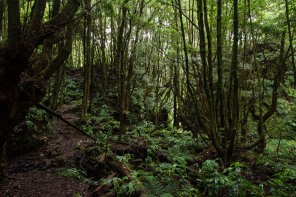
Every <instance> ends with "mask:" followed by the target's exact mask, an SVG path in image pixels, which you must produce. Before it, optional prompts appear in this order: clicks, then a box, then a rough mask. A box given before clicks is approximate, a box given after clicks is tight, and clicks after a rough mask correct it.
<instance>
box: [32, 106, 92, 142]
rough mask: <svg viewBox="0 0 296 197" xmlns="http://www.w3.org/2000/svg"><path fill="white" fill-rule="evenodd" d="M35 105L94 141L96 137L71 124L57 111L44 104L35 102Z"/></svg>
mask: <svg viewBox="0 0 296 197" xmlns="http://www.w3.org/2000/svg"><path fill="white" fill-rule="evenodd" d="M35 106H36V107H38V108H40V109H43V110H45V111H46V112H47V113H49V114H51V115H53V116H55V117H56V118H58V119H60V120H61V121H63V122H64V123H66V124H68V125H70V126H71V127H73V128H74V129H76V130H78V131H80V132H81V133H83V134H84V135H85V136H87V137H89V138H91V139H93V140H94V141H96V140H97V139H96V138H94V137H93V136H91V135H89V134H87V133H86V132H85V131H83V130H82V129H80V128H79V127H77V126H76V125H74V124H72V123H71V122H69V121H68V120H66V119H65V118H63V117H62V116H61V115H59V114H58V113H56V112H55V111H53V110H52V109H50V108H48V107H46V106H45V105H42V104H40V103H39V104H36V105H35Z"/></svg>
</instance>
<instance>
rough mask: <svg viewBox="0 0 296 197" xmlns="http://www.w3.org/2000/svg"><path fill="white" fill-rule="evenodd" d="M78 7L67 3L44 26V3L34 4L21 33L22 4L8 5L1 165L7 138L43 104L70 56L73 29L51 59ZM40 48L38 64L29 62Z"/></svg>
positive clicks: (1, 65)
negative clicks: (50, 84) (52, 81)
mask: <svg viewBox="0 0 296 197" xmlns="http://www.w3.org/2000/svg"><path fill="white" fill-rule="evenodd" d="M79 6H80V1H79V0H68V1H67V2H66V4H65V6H64V8H63V10H62V11H61V12H60V13H59V14H58V15H57V16H56V17H54V18H53V19H52V20H50V21H48V22H46V23H44V24H43V23H42V22H43V21H42V19H43V15H44V10H45V1H35V5H34V9H33V11H32V14H31V20H30V21H31V22H30V24H29V25H28V28H26V30H24V31H23V32H20V30H21V29H20V9H19V1H18V0H9V1H8V39H7V40H6V41H5V43H0V109H1V110H0V153H1V154H0V163H4V162H3V161H4V154H2V153H3V152H5V151H4V149H5V148H4V147H5V142H6V139H7V137H8V135H9V134H10V133H11V132H12V130H13V128H14V127H15V126H16V125H17V124H18V123H19V122H20V121H22V120H23V119H24V118H25V116H26V115H27V112H28V110H29V108H30V107H31V106H32V105H34V104H37V103H39V102H40V101H41V100H42V98H43V97H44V95H45V90H46V85H47V82H48V80H49V78H50V76H51V75H52V74H53V73H54V72H55V71H56V70H58V68H59V67H60V66H61V65H62V64H63V62H64V61H65V59H66V58H67V57H68V55H69V54H70V52H71V46H72V28H68V32H66V37H64V39H65V40H66V41H65V42H66V43H65V45H64V47H63V49H62V50H61V51H60V52H59V54H58V55H57V57H55V58H54V59H53V60H52V61H51V60H50V58H49V57H50V53H51V51H52V50H51V49H52V45H53V44H54V43H55V42H56V40H58V39H56V38H57V37H59V36H60V37H61V38H63V36H64V35H65V34H60V33H56V32H60V31H61V29H64V27H65V26H67V25H68V24H69V22H70V21H71V20H72V18H73V17H74V14H75V13H76V11H77V10H78V8H79ZM24 29H25V28H24ZM20 35H22V37H20ZM40 45H44V46H43V50H42V52H41V53H40V54H39V56H38V57H37V58H36V57H35V58H36V59H35V61H29V60H30V58H31V56H32V54H33V52H34V49H36V48H37V47H39V46H40ZM2 171H3V168H2ZM0 174H3V172H0ZM0 176H1V175H0Z"/></svg>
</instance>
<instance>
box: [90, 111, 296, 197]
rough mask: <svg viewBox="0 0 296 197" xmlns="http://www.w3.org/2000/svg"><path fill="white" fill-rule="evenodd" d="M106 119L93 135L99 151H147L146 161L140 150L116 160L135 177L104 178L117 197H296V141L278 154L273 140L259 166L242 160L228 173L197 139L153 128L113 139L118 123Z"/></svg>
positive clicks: (143, 126) (141, 127)
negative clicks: (121, 147) (115, 146)
mask: <svg viewBox="0 0 296 197" xmlns="http://www.w3.org/2000/svg"><path fill="white" fill-rule="evenodd" d="M101 115H102V114H101ZM104 117H106V118H105V120H106V121H103V123H102V125H101V128H100V129H99V130H98V131H97V132H94V131H93V130H92V129H89V130H88V132H89V133H90V134H93V135H96V136H97V138H98V141H97V149H96V151H98V152H101V153H103V152H104V151H106V150H107V151H108V152H112V151H111V150H112V145H110V144H108V148H107V149H106V145H107V141H108V140H109V141H112V142H114V143H117V142H118V143H120V142H124V143H127V144H133V143H135V142H137V143H140V142H141V143H140V144H143V147H144V146H145V147H146V154H145V158H141V157H138V156H137V155H136V154H135V152H136V151H135V150H130V151H129V152H125V154H122V155H117V156H116V158H117V160H118V161H119V162H121V161H124V162H125V163H127V165H128V166H129V168H130V169H132V173H131V174H130V177H114V178H112V179H108V180H106V178H107V176H106V177H101V179H100V181H99V182H100V184H106V185H109V184H110V183H111V182H112V183H113V185H114V187H113V190H114V191H116V193H117V196H137V195H140V196H156V197H158V196H159V197H164V196H225V195H226V196H296V193H295V191H296V184H295V183H296V182H295V180H296V170H295V158H296V152H295V141H293V140H282V141H281V143H280V146H279V148H278V139H271V138H269V139H268V144H267V147H266V151H265V152H266V154H264V155H257V156H256V157H257V159H256V161H255V164H250V163H249V162H245V161H244V160H240V161H233V163H232V164H230V165H229V167H223V166H224V165H223V162H222V160H221V159H219V158H217V159H208V158H206V157H203V156H202V154H201V153H202V152H204V151H206V150H210V149H211V148H210V147H208V145H207V143H205V141H204V140H202V138H197V139H194V138H192V136H191V133H190V132H189V131H182V130H174V131H170V130H165V129H163V130H154V129H153V125H152V124H151V123H150V122H143V124H141V125H139V126H138V127H137V128H136V129H134V130H131V131H129V132H127V133H126V135H122V136H119V135H115V136H114V135H112V131H114V130H116V129H118V127H119V123H118V122H116V121H115V120H112V121H110V120H109V121H107V120H108V118H109V117H108V115H106V114H105V115H102V116H101V118H100V119H101V120H104ZM90 119H91V118H90ZM144 144H145V145H144ZM114 154H115V153H114ZM213 154H214V153H213ZM251 154H252V155H254V154H255V153H253V152H252V153H251ZM246 155H247V153H246ZM213 156H214V157H215V155H213ZM254 169H257V172H259V173H256V172H253V170H254ZM261 169H262V170H261ZM261 171H262V173H261ZM263 172H264V173H263ZM106 174H109V175H110V174H112V172H111V171H110V172H109V173H108V172H107V173H106ZM130 178H132V181H131V180H130ZM257 179H258V180H260V182H259V183H258V181H256V180H257Z"/></svg>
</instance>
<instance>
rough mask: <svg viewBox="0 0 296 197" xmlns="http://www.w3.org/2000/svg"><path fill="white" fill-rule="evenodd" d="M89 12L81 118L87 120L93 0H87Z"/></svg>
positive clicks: (85, 41)
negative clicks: (91, 8)
mask: <svg viewBox="0 0 296 197" xmlns="http://www.w3.org/2000/svg"><path fill="white" fill-rule="evenodd" d="M85 3H86V5H87V10H88V13H87V15H86V23H85V27H84V28H85V31H84V32H85V38H84V51H85V52H84V81H83V98H82V106H81V114H80V120H81V121H82V122H85V121H86V113H87V109H88V103H89V96H90V84H91V12H90V7H91V1H90V0H85Z"/></svg>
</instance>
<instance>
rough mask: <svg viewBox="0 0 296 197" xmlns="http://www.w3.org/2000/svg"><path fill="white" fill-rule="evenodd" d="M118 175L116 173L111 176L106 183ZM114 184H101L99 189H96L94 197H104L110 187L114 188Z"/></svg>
mask: <svg viewBox="0 0 296 197" xmlns="http://www.w3.org/2000/svg"><path fill="white" fill-rule="evenodd" d="M116 174H117V173H116V172H114V173H113V174H111V175H110V176H108V177H107V179H106V181H108V180H110V179H112V178H113V177H114V176H115V175H116ZM113 184H114V183H113V182H111V183H110V184H109V185H104V184H101V185H99V187H97V189H95V190H94V191H93V193H92V197H99V196H102V195H103V194H104V193H105V192H106V191H107V190H108V189H109V188H110V187H112V186H113Z"/></svg>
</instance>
